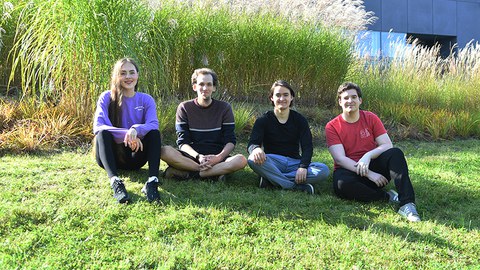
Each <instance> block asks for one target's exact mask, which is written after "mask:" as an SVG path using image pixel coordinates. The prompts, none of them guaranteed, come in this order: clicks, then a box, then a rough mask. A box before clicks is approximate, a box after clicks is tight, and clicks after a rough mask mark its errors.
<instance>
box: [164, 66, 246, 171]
mask: <svg viewBox="0 0 480 270" xmlns="http://www.w3.org/2000/svg"><path fill="white" fill-rule="evenodd" d="M217 84H218V79H217V74H216V73H215V72H214V71H213V70H211V69H208V68H201V69H196V70H195V71H194V73H193V74H192V88H193V91H195V92H196V93H197V98H195V99H193V100H188V101H184V102H182V103H180V105H179V106H178V108H177V114H176V123H175V128H176V131H177V145H178V147H179V149H178V150H177V149H174V148H173V147H171V146H164V147H162V150H161V151H162V152H161V156H162V160H163V161H165V162H166V163H167V164H168V165H169V167H168V168H167V169H166V170H165V172H164V176H165V178H175V179H200V178H216V179H219V180H222V179H225V175H227V174H230V173H233V172H235V171H238V170H241V169H243V168H244V167H245V166H246V165H247V160H246V158H245V157H244V156H243V155H241V154H237V155H233V156H231V153H232V151H233V150H234V148H235V144H236V137H235V132H234V131H235V121H234V116H233V111H232V107H231V106H230V104H229V103H227V102H224V101H220V100H216V99H213V98H212V94H213V93H214V92H215V91H216V88H217Z"/></svg>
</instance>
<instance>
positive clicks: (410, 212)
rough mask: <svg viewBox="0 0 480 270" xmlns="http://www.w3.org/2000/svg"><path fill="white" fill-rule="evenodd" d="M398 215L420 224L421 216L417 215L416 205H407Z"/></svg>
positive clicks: (399, 210)
mask: <svg viewBox="0 0 480 270" xmlns="http://www.w3.org/2000/svg"><path fill="white" fill-rule="evenodd" d="M398 213H399V214H400V215H402V216H404V217H406V218H407V219H408V221H412V222H418V221H420V216H419V215H418V213H417V209H416V208H415V204H414V203H407V204H405V205H403V206H402V207H400V209H398Z"/></svg>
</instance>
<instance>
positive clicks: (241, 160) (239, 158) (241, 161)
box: [235, 154, 247, 169]
mask: <svg viewBox="0 0 480 270" xmlns="http://www.w3.org/2000/svg"><path fill="white" fill-rule="evenodd" d="M235 160H236V162H235V164H236V165H237V166H236V167H237V168H238V169H243V168H245V166H247V159H246V158H245V157H244V156H243V155H241V154H238V155H236V156H235Z"/></svg>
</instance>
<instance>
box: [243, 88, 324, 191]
mask: <svg viewBox="0 0 480 270" xmlns="http://www.w3.org/2000/svg"><path fill="white" fill-rule="evenodd" d="M294 97H295V92H294V91H293V89H292V87H291V86H290V84H288V83H287V82H286V81H283V80H279V81H276V82H275V83H274V84H273V85H272V87H271V89H270V95H269V98H270V101H271V103H272V105H273V110H272V111H267V112H266V113H265V114H263V115H262V116H260V117H259V118H258V119H257V120H256V121H255V124H254V125H253V129H252V133H251V135H250V140H249V142H248V152H249V153H250V155H249V157H248V165H249V166H250V168H251V169H252V170H253V171H254V172H255V173H257V174H258V175H259V176H260V183H259V186H260V187H271V186H279V187H281V188H283V189H290V190H298V191H304V192H306V193H308V194H314V193H315V190H314V187H313V185H312V184H314V183H317V182H320V181H322V180H325V179H327V177H328V175H329V173H330V171H329V169H328V167H327V166H326V165H325V164H323V163H320V162H312V161H311V159H312V155H313V143H312V134H311V131H310V127H309V125H308V122H307V119H305V117H303V116H302V115H301V114H300V113H298V112H297V111H295V110H292V109H291V107H292V105H293V99H294ZM299 149H301V150H302V153H301V155H300V151H299Z"/></svg>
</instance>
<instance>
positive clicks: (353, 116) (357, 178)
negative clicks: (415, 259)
mask: <svg viewBox="0 0 480 270" xmlns="http://www.w3.org/2000/svg"><path fill="white" fill-rule="evenodd" d="M337 99H338V103H339V105H340V107H342V113H341V114H340V115H338V116H337V117H335V118H334V119H333V120H331V121H330V122H328V124H327V126H326V127H325V134H326V138H327V146H328V151H329V152H330V154H331V155H332V157H333V160H334V163H335V168H334V172H333V189H334V191H335V194H337V196H339V197H341V198H344V199H349V200H358V201H364V202H371V201H381V200H385V201H390V202H394V203H398V204H399V206H400V209H399V211H398V213H399V214H400V215H402V216H404V217H406V218H407V219H408V220H409V221H420V216H419V215H418V213H417V210H416V206H415V192H414V190H413V186H412V183H411V181H410V177H409V175H408V166H407V162H406V160H405V155H404V154H403V152H402V151H401V150H400V149H398V148H394V147H393V145H392V141H391V140H390V137H389V136H388V134H387V130H386V129H385V127H384V126H383V123H382V121H381V120H380V119H379V118H378V116H376V115H375V114H374V113H372V112H369V111H363V110H360V105H361V104H362V91H361V90H360V87H358V86H357V85H356V84H354V83H350V82H347V83H344V84H342V85H340V87H339V88H338V91H337ZM392 179H393V180H394V183H395V187H396V189H397V191H398V194H397V192H395V191H394V190H390V191H388V192H387V191H385V190H384V189H383V187H384V186H386V185H387V184H388V183H389V182H390V180H392Z"/></svg>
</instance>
